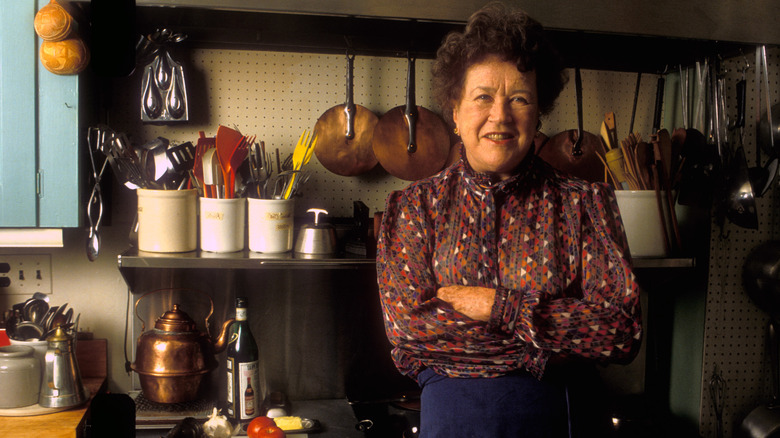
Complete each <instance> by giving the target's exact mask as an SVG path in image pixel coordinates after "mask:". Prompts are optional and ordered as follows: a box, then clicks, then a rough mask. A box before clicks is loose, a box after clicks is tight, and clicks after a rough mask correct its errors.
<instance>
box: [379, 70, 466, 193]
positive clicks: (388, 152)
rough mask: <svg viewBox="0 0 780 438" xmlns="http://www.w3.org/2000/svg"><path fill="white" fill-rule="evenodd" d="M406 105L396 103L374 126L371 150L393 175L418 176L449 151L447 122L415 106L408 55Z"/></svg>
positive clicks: (426, 173)
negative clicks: (372, 149)
mask: <svg viewBox="0 0 780 438" xmlns="http://www.w3.org/2000/svg"><path fill="white" fill-rule="evenodd" d="M408 64H409V70H408V73H407V84H406V106H397V107H395V108H393V109H391V110H390V111H388V112H387V113H386V114H385V115H383V116H382V118H381V119H379V122H378V123H377V125H376V127H375V128H374V140H373V148H374V154H375V155H376V158H377V160H379V163H380V164H381V165H382V167H383V168H384V169H385V170H387V172H388V173H389V174H391V175H393V176H395V177H396V178H400V179H404V180H407V181H414V180H418V179H422V178H425V177H428V176H431V175H434V174H435V173H437V172H439V171H440V170H442V169H443V168H444V165H445V164H446V163H447V158H448V156H449V153H450V146H451V142H450V135H449V129H448V128H447V125H446V124H445V123H444V120H442V118H441V117H439V115H438V114H436V113H434V112H433V111H430V110H428V109H426V108H423V107H421V106H417V104H416V102H415V93H414V87H415V85H414V58H412V57H411V56H410V57H409V59H408Z"/></svg>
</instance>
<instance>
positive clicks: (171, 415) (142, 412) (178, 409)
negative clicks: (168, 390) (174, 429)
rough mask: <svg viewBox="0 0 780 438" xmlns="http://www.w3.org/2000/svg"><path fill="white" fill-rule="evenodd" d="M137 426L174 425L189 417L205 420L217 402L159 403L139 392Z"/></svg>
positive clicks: (136, 404) (205, 400)
mask: <svg viewBox="0 0 780 438" xmlns="http://www.w3.org/2000/svg"><path fill="white" fill-rule="evenodd" d="M134 401H135V421H136V424H149V425H151V424H154V425H161V426H162V425H174V424H176V423H177V422H179V421H181V420H183V419H184V418H187V417H193V418H197V419H205V418H207V417H208V416H209V415H210V414H211V411H212V410H213V409H214V408H215V407H216V406H217V401H216V400H207V399H197V400H192V401H188V402H182V403H157V402H154V401H151V400H149V399H147V398H146V397H144V394H143V392H139V393H138V395H137V396H135V398H134Z"/></svg>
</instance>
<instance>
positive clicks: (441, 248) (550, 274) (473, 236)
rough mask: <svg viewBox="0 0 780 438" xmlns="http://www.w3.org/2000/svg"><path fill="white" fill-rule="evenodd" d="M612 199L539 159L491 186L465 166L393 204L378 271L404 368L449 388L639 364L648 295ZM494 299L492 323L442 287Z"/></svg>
mask: <svg viewBox="0 0 780 438" xmlns="http://www.w3.org/2000/svg"><path fill="white" fill-rule="evenodd" d="M627 248H628V245H627V242H626V237H625V232H624V229H623V225H622V222H621V221H620V217H619V214H618V209H617V203H616V200H615V195H614V192H613V191H612V189H611V188H610V187H609V186H608V185H606V184H603V183H588V182H585V181H582V180H579V179H572V178H570V177H567V176H565V175H563V174H561V173H559V172H558V171H556V170H554V169H553V168H551V167H550V166H549V165H547V164H546V163H545V162H544V161H543V160H541V159H539V158H538V157H536V156H535V155H533V154H529V156H528V158H526V159H525V160H524V161H523V163H521V164H520V165H519V166H518V169H517V173H516V174H515V176H513V177H511V178H509V179H507V180H504V181H501V182H500V183H497V184H491V183H490V181H489V180H488V179H487V176H486V175H482V174H475V172H474V171H473V170H471V168H470V166H469V165H468V163H466V161H465V160H461V161H460V162H458V163H457V164H455V165H453V166H451V167H449V168H448V169H445V170H443V171H442V172H441V173H439V174H438V175H435V176H433V177H431V178H428V179H424V180H421V181H416V182H414V183H412V184H411V185H410V186H409V187H407V188H406V189H404V190H402V191H397V192H393V193H391V194H390V196H389V197H388V199H387V205H386V209H385V213H384V217H383V220H382V228H381V232H380V236H379V242H378V252H377V272H378V282H379V291H380V300H381V303H382V308H383V312H384V319H385V329H386V332H387V335H388V338H389V339H390V342H391V343H392V345H393V347H394V348H393V352H392V355H393V360H394V361H395V364H396V366H397V368H398V369H399V370H400V371H401V372H402V373H403V374H406V375H409V376H410V377H412V378H415V377H416V376H417V374H418V373H419V372H420V371H421V370H422V369H423V368H426V367H428V368H431V369H432V370H434V371H436V372H437V373H439V374H445V375H449V376H451V377H494V376H498V375H501V374H504V373H507V372H511V371H514V370H518V369H526V370H528V371H530V372H531V373H532V374H533V375H535V376H536V377H537V378H541V376H542V375H543V373H544V370H545V366H546V364H547V362H548V360H549V359H550V357H551V356H556V357H558V358H586V359H595V360H603V361H616V360H621V359H630V358H632V357H633V355H634V354H635V351H636V349H637V348H636V347H638V346H639V343H640V340H641V315H640V305H639V286H638V285H637V282H636V278H635V276H634V274H633V272H632V269H631V260H630V257H629V254H628V250H627ZM447 285H466V286H482V287H489V288H494V289H496V291H497V292H496V300H495V303H494V304H493V307H492V314H491V316H490V320H489V321H488V322H487V323H485V322H481V321H476V320H472V319H470V318H468V317H466V316H464V315H462V314H460V313H458V312H456V311H455V310H453V308H452V306H451V305H449V304H448V303H446V302H444V301H442V300H440V299H438V298H436V290H437V289H438V288H439V287H441V286H447Z"/></svg>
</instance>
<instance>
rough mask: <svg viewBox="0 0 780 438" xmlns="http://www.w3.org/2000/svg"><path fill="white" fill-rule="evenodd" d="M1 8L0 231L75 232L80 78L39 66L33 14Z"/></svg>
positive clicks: (33, 5) (9, 5) (32, 0)
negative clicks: (64, 229) (24, 228)
mask: <svg viewBox="0 0 780 438" xmlns="http://www.w3.org/2000/svg"><path fill="white" fill-rule="evenodd" d="M46 3H48V0H37V1H36V0H3V1H2V2H0V227H42V228H63V227H77V226H79V224H80V222H79V218H80V211H81V210H82V209H81V208H80V207H79V205H80V193H81V191H80V186H81V177H80V175H81V173H80V171H79V143H80V139H81V137H82V136H81V135H80V133H81V132H83V130H82V129H81V126H80V120H81V117H80V113H79V76H59V75H55V74H53V73H51V72H49V71H48V70H46V69H45V68H43V66H42V65H41V64H40V62H39V61H38V49H39V47H40V40H39V39H38V38H37V36H36V35H35V31H34V29H33V19H34V18H35V13H36V11H37V10H38V9H39V8H40V7H42V6H44V5H45V4H46Z"/></svg>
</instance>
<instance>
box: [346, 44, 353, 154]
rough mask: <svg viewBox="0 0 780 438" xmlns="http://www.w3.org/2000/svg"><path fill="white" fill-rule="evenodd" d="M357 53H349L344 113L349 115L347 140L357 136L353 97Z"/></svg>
mask: <svg viewBox="0 0 780 438" xmlns="http://www.w3.org/2000/svg"><path fill="white" fill-rule="evenodd" d="M354 61H355V55H350V54H349V53H347V101H346V102H345V103H344V113H345V114H346V116H347V131H346V133H345V134H344V135H345V136H346V137H347V140H352V139H353V138H355V101H354V98H353V97H352V78H353V74H354V72H353V62H354Z"/></svg>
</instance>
